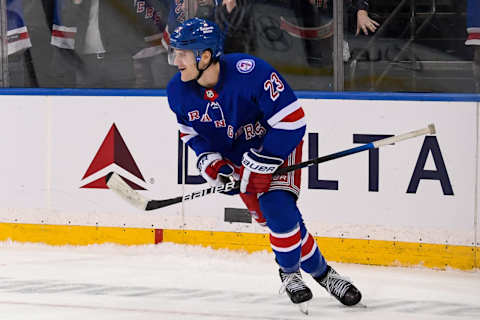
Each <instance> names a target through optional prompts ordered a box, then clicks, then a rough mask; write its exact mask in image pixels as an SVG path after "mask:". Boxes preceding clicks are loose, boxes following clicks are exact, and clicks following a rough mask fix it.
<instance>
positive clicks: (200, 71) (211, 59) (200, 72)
mask: <svg viewBox="0 0 480 320" xmlns="http://www.w3.org/2000/svg"><path fill="white" fill-rule="evenodd" d="M199 63H200V61H197V70H198V76H197V79H196V80H197V81H198V80H199V79H200V78H201V77H202V75H203V72H204V71H205V70H207V69H208V67H210V66H211V65H212V63H213V58H212V56H210V61H209V62H208V64H207V66H206V67H205V68H203V69H200V68H199V67H198V64H199Z"/></svg>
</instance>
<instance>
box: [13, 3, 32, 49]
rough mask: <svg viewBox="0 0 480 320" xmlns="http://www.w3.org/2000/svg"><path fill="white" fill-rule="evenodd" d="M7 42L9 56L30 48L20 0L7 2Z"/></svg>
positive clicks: (30, 44)
mask: <svg viewBox="0 0 480 320" xmlns="http://www.w3.org/2000/svg"><path fill="white" fill-rule="evenodd" d="M7 42H8V54H9V55H10V54H13V53H16V52H19V51H21V50H24V49H27V48H30V47H31V46H32V43H31V41H30V37H29V35H28V30H27V26H26V25H25V21H24V17H23V6H22V1H21V0H8V1H7Z"/></svg>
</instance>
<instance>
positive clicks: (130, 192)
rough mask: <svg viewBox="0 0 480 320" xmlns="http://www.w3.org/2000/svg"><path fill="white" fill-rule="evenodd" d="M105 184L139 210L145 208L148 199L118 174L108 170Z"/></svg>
mask: <svg viewBox="0 0 480 320" xmlns="http://www.w3.org/2000/svg"><path fill="white" fill-rule="evenodd" d="M105 181H106V183H107V186H108V187H109V188H110V189H111V190H113V191H114V192H115V193H116V194H117V195H118V196H120V197H121V198H123V199H124V200H125V201H127V202H130V204H132V205H133V206H135V207H137V208H138V209H140V210H146V207H147V204H148V202H149V199H147V198H145V197H143V196H142V195H141V194H140V193H138V192H137V191H135V190H134V189H132V187H130V186H129V185H128V184H127V183H126V182H125V181H124V180H123V179H122V177H120V176H119V175H118V174H116V173H115V172H110V173H108V174H107V175H106V176H105Z"/></svg>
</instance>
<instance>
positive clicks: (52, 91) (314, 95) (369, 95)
mask: <svg viewBox="0 0 480 320" xmlns="http://www.w3.org/2000/svg"><path fill="white" fill-rule="evenodd" d="M295 93H296V95H297V97H298V98H302V99H341V100H398V101H466V102H480V93H400V92H353V91H352V92H350V91H348V92H328V91H295ZM0 95H21V96H32V95H33V96H113V97H118V96H121V97H130V96H131V97H165V96H166V95H167V91H166V90H165V89H61V88H59V89H56V88H1V89H0Z"/></svg>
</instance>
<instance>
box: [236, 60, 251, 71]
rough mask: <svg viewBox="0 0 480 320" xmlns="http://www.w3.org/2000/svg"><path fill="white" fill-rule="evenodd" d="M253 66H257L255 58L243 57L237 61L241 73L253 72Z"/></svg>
mask: <svg viewBox="0 0 480 320" xmlns="http://www.w3.org/2000/svg"><path fill="white" fill-rule="evenodd" d="M253 68H255V60H253V59H242V60H238V61H237V70H238V72H240V73H249V72H252V70H253Z"/></svg>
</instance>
